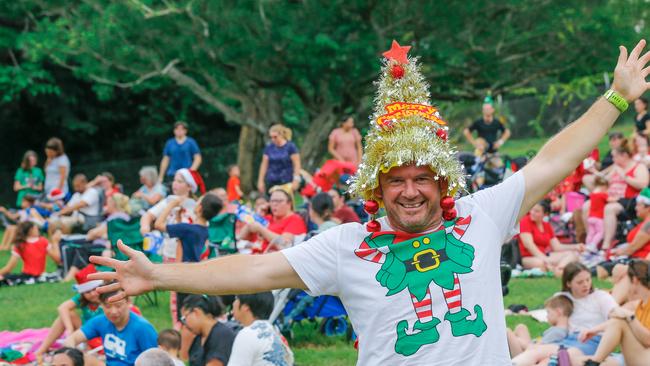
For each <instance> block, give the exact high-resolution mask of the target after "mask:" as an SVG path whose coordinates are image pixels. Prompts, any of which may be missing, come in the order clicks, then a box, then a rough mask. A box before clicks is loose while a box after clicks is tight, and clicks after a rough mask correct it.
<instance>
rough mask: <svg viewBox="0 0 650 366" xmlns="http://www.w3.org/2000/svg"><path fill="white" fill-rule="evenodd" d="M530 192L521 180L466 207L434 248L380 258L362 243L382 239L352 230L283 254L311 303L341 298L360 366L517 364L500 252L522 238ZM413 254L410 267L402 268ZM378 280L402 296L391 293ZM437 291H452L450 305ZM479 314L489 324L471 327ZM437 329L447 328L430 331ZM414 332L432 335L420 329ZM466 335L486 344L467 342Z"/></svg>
mask: <svg viewBox="0 0 650 366" xmlns="http://www.w3.org/2000/svg"><path fill="white" fill-rule="evenodd" d="M524 193H525V183H524V176H523V174H522V173H521V172H518V173H516V174H515V175H513V176H512V177H510V178H508V179H506V180H505V181H504V182H503V183H501V184H499V185H497V186H494V187H492V188H489V189H486V190H483V191H480V192H477V193H475V194H473V195H469V196H466V197H463V198H461V199H459V200H458V201H457V203H456V208H457V210H458V212H459V219H458V221H457V222H456V225H455V226H451V227H447V228H445V231H434V232H432V233H429V234H428V235H431V236H430V237H428V236H427V237H426V239H425V238H421V237H420V238H418V239H415V238H411V239H410V240H407V241H405V242H404V243H401V244H391V245H388V244H386V245H383V246H377V245H376V248H374V249H373V247H369V246H368V245H367V244H368V242H365V241H364V239H367V237H368V239H369V240H371V242H372V243H375V244H377V243H378V242H377V241H375V240H376V239H377V238H373V239H370V236H369V233H368V232H367V230H366V228H365V227H364V226H363V225H361V224H357V223H349V224H344V225H340V226H337V227H334V228H332V229H330V230H328V231H326V232H324V233H322V234H320V235H317V236H315V237H314V238H312V239H310V240H308V241H306V242H304V243H302V244H299V245H297V246H295V247H292V248H288V249H286V250H284V251H283V253H284V255H285V256H286V258H287V260H288V261H289V263H290V264H291V265H292V266H293V268H294V269H295V270H296V272H297V273H298V275H299V276H300V278H301V279H302V280H303V282H304V283H305V284H306V285H307V287H308V289H309V292H310V294H312V295H323V294H330V295H335V296H338V297H340V299H341V301H342V302H343V305H344V306H345V309H346V311H347V312H348V315H349V317H350V321H351V322H352V326H353V328H354V330H355V331H356V333H357V334H358V336H359V357H358V363H357V364H358V365H391V366H392V365H444V366H451V365H463V366H467V365H510V364H511V361H510V355H509V352H508V345H507V342H506V325H505V315H504V311H503V297H502V294H501V291H502V290H501V276H500V255H501V245H502V244H503V243H504V242H505V241H506V239H508V238H509V237H510V236H512V235H513V233H516V231H517V230H518V225H516V223H517V215H518V213H519V210H520V208H521V204H522V200H523V196H524ZM380 223H381V225H382V230H383V231H388V230H391V228H390V227H389V225H388V220H387V219H386V218H381V219H380ZM381 238H384V239H385V238H386V236H381ZM459 238H460V239H459ZM396 242H397V240H396ZM379 243H381V242H379ZM384 243H385V242H384ZM416 243H417V245H416ZM463 243H465V244H463ZM441 246H442V249H441ZM398 248H400V250H402V251H401V253H400V252H399V251H398V250H396V249H398ZM413 248H418V249H413ZM472 249H473V253H474V258H473V260H472V259H471V257H472ZM391 250H393V251H395V252H393V251H391ZM405 252H406V253H407V254H408V255H412V258H411V257H407V259H399V258H398V256H402V257H404V256H403V254H404V253H405ZM413 253H415V254H413ZM435 258H437V260H439V262H438V263H437V264H436V262H435V261H436V259H435ZM450 258H451V259H450ZM468 258H469V263H468ZM452 259H453V260H452ZM382 263H383V264H382ZM458 263H463V264H464V266H461V265H459V264H458ZM452 269H453V270H452ZM388 271H391V272H388ZM454 272H455V273H459V272H463V273H460V274H457V275H455V274H453V273H454ZM391 273H393V275H391ZM450 273H451V274H450ZM450 276H451V277H450ZM434 277H435V278H436V279H435V280H432V278H434ZM456 278H457V279H458V283H459V285H458V286H456V284H455V279H456ZM414 279H415V281H414ZM380 281H381V282H382V283H384V284H386V285H387V286H389V285H390V286H392V288H397V289H398V290H397V291H394V292H393V293H392V294H391V293H389V291H388V290H387V287H385V286H382V285H381V284H380ZM418 281H419V282H418ZM433 281H436V282H433ZM449 281H451V282H449ZM405 283H413V284H414V288H415V287H417V286H416V285H418V284H419V291H418V290H415V291H414V292H416V293H417V296H415V297H414V300H412V298H411V294H410V293H413V292H411V291H410V289H411V287H410V286H409V287H406V286H404V284H405ZM438 283H444V284H445V286H446V288H447V290H445V293H446V295H447V299H449V300H448V301H447V302H446V301H445V296H443V291H442V287H441V285H439V284H438ZM400 288H401V290H399V289H400ZM427 289H428V291H429V293H430V295H429V296H430V297H429V298H428V299H427V297H426V296H427V295H426V291H427ZM418 296H419V297H418ZM415 303H417V304H415ZM429 304H431V305H429ZM414 306H415V307H417V309H418V312H417V314H416V311H415V310H414ZM477 311H478V312H479V313H482V320H483V321H484V324H482V322H481V321H476V322H474V323H473V324H472V325H471V327H470V326H466V325H467V324H468V323H471V320H473V319H474V318H475V317H476V316H477ZM462 314H465V316H463V317H462V319H459V318H458V316H459V315H462ZM447 317H449V319H450V320H447ZM419 319H420V320H419ZM452 319H453V321H454V325H453V328H454V329H453V330H452V322H451V320H452ZM436 320H439V321H440V323H439V324H437V325H436V326H435V330H431V327H430V326H431V324H435V321H436ZM416 321H417V323H416ZM432 322H433V323H432ZM423 324H426V325H427V327H423V326H422V325H423ZM416 326H417V327H418V328H417V329H423V328H426V331H421V330H414V327H416ZM405 328H406V329H405ZM468 329H469V330H471V331H472V332H473V333H476V334H477V335H478V336H477V335H474V334H466V335H462V334H460V333H463V332H465V331H467V330H468ZM452 331H453V332H454V333H456V334H457V335H453V334H452ZM436 332H437V333H438V334H435V333H436ZM398 333H400V334H401V336H400V337H398ZM436 336H438V337H436ZM398 338H400V339H399V340H398ZM436 338H437V339H436ZM398 343H399V347H398ZM398 348H399V350H398Z"/></svg>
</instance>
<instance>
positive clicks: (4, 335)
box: [0, 328, 50, 361]
mask: <svg viewBox="0 0 650 366" xmlns="http://www.w3.org/2000/svg"><path fill="white" fill-rule="evenodd" d="M49 331H50V328H42V329H25V330H22V331H20V332H9V331H2V332H0V348H9V347H11V348H12V349H14V350H16V351H18V352H21V353H22V354H24V355H27V356H28V358H29V359H30V360H31V361H33V360H34V359H35V357H34V352H36V350H37V349H38V347H40V345H41V343H43V341H44V340H45V338H46V337H47V333H48V332H49Z"/></svg>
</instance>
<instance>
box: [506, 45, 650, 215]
mask: <svg viewBox="0 0 650 366" xmlns="http://www.w3.org/2000/svg"><path fill="white" fill-rule="evenodd" d="M645 43H646V42H645V40H641V42H639V43H638V44H637V45H636V47H634V49H633V50H632V52H631V53H630V55H629V57H628V55H627V50H626V49H625V47H623V46H621V47H620V54H619V57H618V62H617V64H616V69H615V70H614V83H613V84H612V89H613V90H614V91H616V92H617V93H619V94H620V95H621V96H622V97H623V98H625V99H626V100H627V101H628V102H629V103H631V102H632V101H634V100H635V99H637V98H638V97H639V96H641V95H642V94H643V93H644V92H645V91H646V90H648V89H650V83H648V82H646V80H645V79H646V77H647V76H648V74H649V73H650V67H646V65H647V64H648V62H649V61H650V52H647V53H646V54H644V55H643V56H641V57H640V55H641V52H642V51H643V48H644V47H645ZM619 115H620V112H619V110H618V109H617V108H616V107H615V106H614V105H613V104H611V103H610V102H609V101H607V100H605V99H604V98H599V99H598V100H597V101H596V103H594V104H593V105H592V106H591V108H589V110H588V111H587V112H586V113H585V114H583V115H582V116H581V117H580V118H578V119H577V120H576V121H575V122H573V123H571V124H570V125H569V126H567V127H566V128H565V129H564V130H562V131H561V132H559V133H558V134H557V135H555V136H554V137H553V138H551V139H550V140H549V141H548V142H547V143H546V144H545V145H544V147H542V149H541V150H540V152H539V154H537V156H536V157H535V158H534V159H533V160H532V161H531V162H530V163H529V164H527V165H526V166H525V167H524V169H523V174H524V177H525V181H526V193H525V195H524V201H523V203H522V206H521V209H520V211H519V217H520V218H521V217H522V216H523V215H525V214H526V213H527V212H528V211H529V210H530V208H531V207H532V206H533V205H534V204H535V203H536V202H537V201H539V200H540V199H541V198H542V197H543V196H544V195H545V194H546V193H547V192H548V191H550V190H551V189H552V188H553V187H554V186H555V185H557V184H558V183H559V182H560V181H561V180H562V179H564V178H565V177H566V176H568V175H569V173H571V171H573V170H574V169H575V168H576V167H577V166H578V165H579V164H580V162H582V160H583V159H584V158H585V157H587V155H589V152H591V150H593V148H594V147H595V146H596V145H597V144H598V142H599V141H600V139H601V138H602V137H603V136H605V134H606V133H607V131H608V130H609V129H610V128H611V127H612V126H613V125H614V122H615V121H616V119H617V118H618V116H619Z"/></svg>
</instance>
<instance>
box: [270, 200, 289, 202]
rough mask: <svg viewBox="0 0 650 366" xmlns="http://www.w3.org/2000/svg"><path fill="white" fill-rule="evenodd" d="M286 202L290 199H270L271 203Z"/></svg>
mask: <svg viewBox="0 0 650 366" xmlns="http://www.w3.org/2000/svg"><path fill="white" fill-rule="evenodd" d="M285 202H289V201H287V200H270V201H269V203H285Z"/></svg>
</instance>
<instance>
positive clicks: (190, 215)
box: [147, 195, 196, 224]
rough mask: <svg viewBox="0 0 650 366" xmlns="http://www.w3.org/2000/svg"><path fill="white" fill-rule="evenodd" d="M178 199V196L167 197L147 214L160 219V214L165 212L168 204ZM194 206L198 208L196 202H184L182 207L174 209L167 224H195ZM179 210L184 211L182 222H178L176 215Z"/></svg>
mask: <svg viewBox="0 0 650 366" xmlns="http://www.w3.org/2000/svg"><path fill="white" fill-rule="evenodd" d="M177 198H178V196H175V195H171V196H167V197H165V199H162V200H160V202H158V203H156V204H155V205H154V206H153V207H152V208H150V209H149V210H147V212H148V213H150V214H152V215H153V216H154V217H155V218H158V216H160V214H161V213H162V212H163V210H164V209H165V207H167V204H169V202H171V201H172V200H175V199H177ZM194 206H196V201H195V200H193V199H191V198H188V199H186V200H184V201H183V204H182V205H181V206H180V207H174V209H173V210H172V211H171V212H170V213H169V216H168V218H167V223H168V224H179V223H187V224H191V223H193V222H194V220H196V218H195V217H194ZM178 210H182V212H181V221H180V222H178V221H176V215H178Z"/></svg>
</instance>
